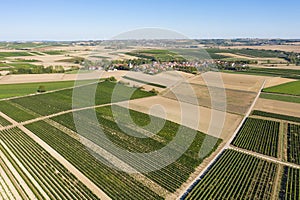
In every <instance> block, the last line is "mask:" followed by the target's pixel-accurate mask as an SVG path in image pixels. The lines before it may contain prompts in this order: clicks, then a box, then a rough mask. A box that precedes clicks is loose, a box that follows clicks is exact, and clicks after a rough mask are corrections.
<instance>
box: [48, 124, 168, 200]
mask: <svg viewBox="0 0 300 200" xmlns="http://www.w3.org/2000/svg"><path fill="white" fill-rule="evenodd" d="M45 122H47V123H48V124H49V125H51V126H53V127H55V128H57V129H59V130H61V131H62V132H64V133H65V134H67V135H69V136H70V137H72V138H73V139H75V140H77V141H78V142H80V143H82V144H83V145H84V146H87V147H89V148H90V149H91V150H92V151H93V152H95V153H96V154H98V155H100V156H101V157H103V158H104V159H106V160H107V161H108V162H110V163H111V164H113V165H114V166H115V167H117V168H121V169H125V170H126V171H130V172H132V173H130V174H129V175H130V176H132V177H133V178H134V179H135V180H137V181H139V182H141V183H142V184H144V185H145V186H147V187H148V188H149V189H151V190H152V191H153V192H155V193H157V194H158V195H160V196H162V197H166V196H172V194H171V193H170V192H169V191H168V190H166V189H165V188H163V187H161V186H160V185H158V184H157V183H155V182H154V181H153V180H151V179H150V178H148V177H146V176H144V175H143V174H141V173H140V172H138V171H137V170H136V169H134V168H133V167H131V166H130V165H128V164H127V163H125V162H124V161H122V160H120V159H119V158H117V157H116V156H115V155H113V154H111V153H110V152H108V151H106V150H105V149H103V148H101V147H100V146H98V145H97V144H95V143H94V142H92V141H90V140H89V139H86V138H84V137H83V136H79V135H78V134H77V133H76V132H74V131H73V130H71V129H69V128H67V127H65V126H63V125H61V124H59V123H57V122H55V121H53V120H51V119H47V120H45Z"/></svg>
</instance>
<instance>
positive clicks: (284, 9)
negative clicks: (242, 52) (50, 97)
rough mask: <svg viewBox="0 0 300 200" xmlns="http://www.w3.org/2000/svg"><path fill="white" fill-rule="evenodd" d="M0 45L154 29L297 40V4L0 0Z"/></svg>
mask: <svg viewBox="0 0 300 200" xmlns="http://www.w3.org/2000/svg"><path fill="white" fill-rule="evenodd" d="M0 8H1V11H0V25H1V29H0V40H2V41H3V40H80V39H84V40H88V39H110V38H111V37H113V36H115V35H118V34H119V33H122V32H126V31H130V30H133V29H138V28H145V27H157V28H163V29H164V28H165V29H170V30H174V31H177V32H180V33H182V34H184V35H186V36H187V37H190V38H240V37H243V38H244V37H250V38H300V1H299V0H285V1H276V0H273V1H272V0H245V1H244V0H238V1H237V0H219V1H217V0H209V1H208V0H205V1H202V0H127V1H126V0H105V1H104V0H73V1H68V0H65V1H63V0H51V1H50V0H19V1H17V0H0Z"/></svg>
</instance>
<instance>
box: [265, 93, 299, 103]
mask: <svg viewBox="0 0 300 200" xmlns="http://www.w3.org/2000/svg"><path fill="white" fill-rule="evenodd" d="M260 98H263V99H270V100H277V101H285V102H291V103H300V97H297V96H288V95H280V94H270V93H261V95H260Z"/></svg>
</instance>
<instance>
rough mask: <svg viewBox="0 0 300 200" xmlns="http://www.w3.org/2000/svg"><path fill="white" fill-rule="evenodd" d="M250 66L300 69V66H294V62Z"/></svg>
mask: <svg viewBox="0 0 300 200" xmlns="http://www.w3.org/2000/svg"><path fill="white" fill-rule="evenodd" d="M251 66H252V67H258V68H269V69H294V70H300V66H296V65H295V64H290V65H288V66H287V65H286V64H263V65H262V64H258V65H251Z"/></svg>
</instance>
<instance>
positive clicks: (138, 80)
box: [123, 76, 167, 88]
mask: <svg viewBox="0 0 300 200" xmlns="http://www.w3.org/2000/svg"><path fill="white" fill-rule="evenodd" d="M123 78H124V79H127V80H131V81H135V82H138V83H143V84H146V85H151V86H154V87H159V88H167V86H165V85H160V84H157V83H151V82H147V81H143V80H140V79H135V78H131V77H128V76H123Z"/></svg>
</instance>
